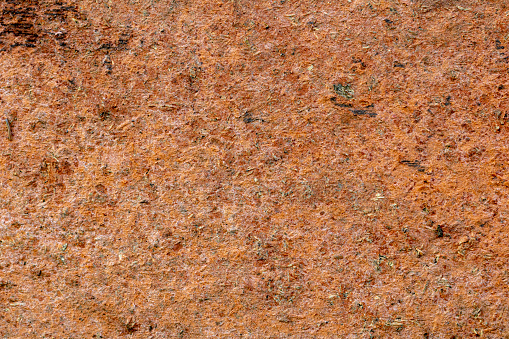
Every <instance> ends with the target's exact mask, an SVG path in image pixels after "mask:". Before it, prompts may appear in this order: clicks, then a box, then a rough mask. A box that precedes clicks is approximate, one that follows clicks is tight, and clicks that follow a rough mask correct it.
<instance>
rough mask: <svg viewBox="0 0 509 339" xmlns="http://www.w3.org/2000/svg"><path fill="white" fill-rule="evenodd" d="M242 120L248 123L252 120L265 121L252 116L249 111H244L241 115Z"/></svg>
mask: <svg viewBox="0 0 509 339" xmlns="http://www.w3.org/2000/svg"><path fill="white" fill-rule="evenodd" d="M242 121H244V122H245V123H246V124H249V123H251V122H254V121H261V122H265V120H263V119H260V118H255V117H253V114H252V113H251V112H246V113H244V115H243V116H242Z"/></svg>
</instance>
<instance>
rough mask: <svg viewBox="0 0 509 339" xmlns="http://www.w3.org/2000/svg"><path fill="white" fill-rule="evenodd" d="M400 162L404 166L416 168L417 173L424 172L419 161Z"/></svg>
mask: <svg viewBox="0 0 509 339" xmlns="http://www.w3.org/2000/svg"><path fill="white" fill-rule="evenodd" d="M400 162H401V163H402V164H404V165H407V166H410V167H414V168H416V169H417V171H419V172H424V170H425V168H424V166H421V162H420V161H419V160H414V161H410V160H401V161H400Z"/></svg>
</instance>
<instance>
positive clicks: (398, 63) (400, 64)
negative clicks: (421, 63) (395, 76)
mask: <svg viewBox="0 0 509 339" xmlns="http://www.w3.org/2000/svg"><path fill="white" fill-rule="evenodd" d="M394 67H399V68H405V65H404V64H402V63H401V62H399V61H394Z"/></svg>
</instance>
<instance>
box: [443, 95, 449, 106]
mask: <svg viewBox="0 0 509 339" xmlns="http://www.w3.org/2000/svg"><path fill="white" fill-rule="evenodd" d="M444 105H445V106H450V105H451V96H450V95H448V96H447V98H445V103H444Z"/></svg>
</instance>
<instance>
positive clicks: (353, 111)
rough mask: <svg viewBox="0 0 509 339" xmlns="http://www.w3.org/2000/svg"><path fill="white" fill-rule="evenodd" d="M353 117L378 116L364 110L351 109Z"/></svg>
mask: <svg viewBox="0 0 509 339" xmlns="http://www.w3.org/2000/svg"><path fill="white" fill-rule="evenodd" d="M350 111H351V112H352V113H353V114H354V115H367V116H368V117H371V118H373V117H376V116H377V115H378V114H376V113H375V112H372V111H368V110H365V109H351V110H350Z"/></svg>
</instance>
